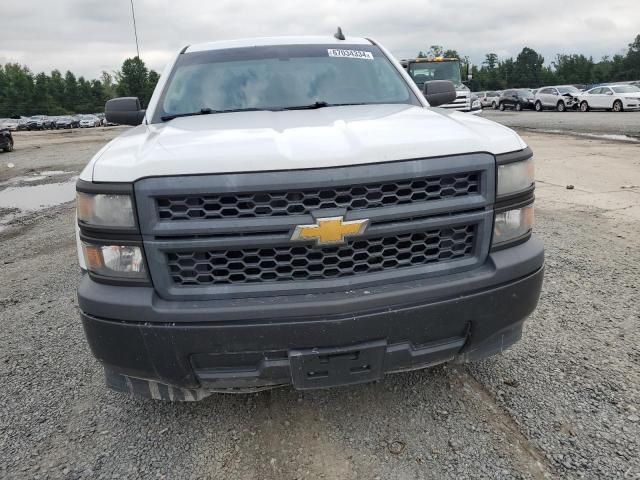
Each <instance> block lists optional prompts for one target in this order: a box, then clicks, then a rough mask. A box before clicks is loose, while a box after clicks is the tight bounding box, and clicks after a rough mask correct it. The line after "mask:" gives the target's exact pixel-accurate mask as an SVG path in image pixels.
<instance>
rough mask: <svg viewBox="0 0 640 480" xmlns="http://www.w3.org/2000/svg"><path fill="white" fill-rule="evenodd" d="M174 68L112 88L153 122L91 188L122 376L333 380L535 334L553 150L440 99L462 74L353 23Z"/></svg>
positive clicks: (87, 312) (105, 320)
mask: <svg viewBox="0 0 640 480" xmlns="http://www.w3.org/2000/svg"><path fill="white" fill-rule="evenodd" d="M283 59H286V60H287V61H286V62H285V61H282V60H283ZM255 71H260V72H261V74H260V76H255V75H251V74H250V73H251V72H255ZM165 72H166V73H164V74H163V76H162V78H161V79H160V81H159V82H158V87H156V88H157V89H158V90H157V91H156V92H155V93H154V95H153V97H152V98H153V99H154V100H153V101H152V102H151V104H150V105H149V106H148V107H147V109H146V111H145V110H142V108H141V105H140V101H139V100H138V99H137V98H132V97H126V98H116V99H112V100H109V102H107V104H106V108H105V111H106V115H107V118H108V119H109V120H110V121H113V122H115V123H119V124H123V125H132V126H134V128H132V129H131V130H129V131H128V132H127V133H125V134H123V135H121V136H119V137H118V138H116V139H114V140H112V141H111V143H110V144H108V146H107V147H106V148H103V149H102V150H101V151H100V153H99V154H97V155H95V156H94V157H93V158H92V159H91V160H90V161H89V162H88V164H87V166H86V167H85V169H84V170H83V172H82V173H81V174H80V178H79V180H78V182H77V185H76V188H77V191H78V196H77V206H78V209H77V220H78V222H77V228H78V235H77V237H76V238H77V245H78V249H79V252H78V253H79V261H80V265H81V268H82V269H83V270H84V271H85V272H86V274H84V275H82V276H81V278H80V285H79V288H78V305H79V307H80V315H81V318H82V323H83V326H84V332H85V334H86V336H87V339H88V343H89V346H90V348H91V350H92V351H93V353H94V354H95V356H96V357H97V358H98V359H99V360H100V361H101V362H102V364H103V366H104V371H105V380H106V382H107V384H108V385H109V386H110V387H112V388H114V389H116V390H119V391H122V392H129V393H132V394H138V395H142V396H146V397H149V398H153V399H157V400H161V399H163V400H176V401H182V400H190V401H193V400H199V399H202V398H204V397H206V396H207V395H210V394H211V393H212V392H216V391H227V392H248V391H255V390H256V389H261V388H272V387H274V386H279V385H290V384H292V385H293V387H294V388H296V389H301V390H307V389H314V388H328V387H333V386H338V385H351V384H356V383H363V382H371V381H375V380H380V379H381V378H383V377H384V376H385V375H386V374H387V373H391V372H397V371H406V370H413V369H417V368H424V367H426V366H431V365H436V364H439V363H442V362H446V361H449V360H452V359H456V360H457V361H458V362H469V361H474V360H477V359H481V358H484V357H486V356H489V355H494V354H497V353H499V352H502V351H503V350H505V348H507V347H509V346H510V345H512V344H513V343H515V342H516V341H518V339H519V338H520V337H521V335H522V327H523V323H524V321H525V319H526V318H527V317H528V316H529V314H530V313H531V312H532V311H533V310H534V308H535V306H536V304H537V302H538V296H539V294H540V289H541V286H542V278H543V265H544V248H543V245H542V242H541V241H540V240H538V239H537V238H536V237H535V235H532V232H531V227H532V223H533V219H534V215H533V205H534V189H535V185H534V178H533V172H534V169H533V153H532V151H531V149H530V148H529V147H528V146H527V145H526V143H525V142H524V141H523V140H522V138H520V137H519V136H518V134H517V133H515V132H514V131H513V130H510V129H508V128H507V127H504V126H502V125H499V124H497V123H495V122H492V121H490V120H486V119H483V118H478V117H473V116H471V115H468V114H465V113H462V112H456V111H451V110H444V109H442V108H432V107H437V106H439V105H446V104H448V103H450V102H452V101H453V100H454V99H455V98H456V95H457V92H456V89H455V86H454V84H453V83H452V82H450V81H446V80H436V81H425V82H424V85H423V88H422V91H421V90H420V89H419V88H418V86H417V85H416V84H415V83H414V82H412V81H410V79H409V78H407V76H406V75H405V74H404V71H403V69H402V67H401V66H400V65H399V64H398V63H397V62H394V61H393V58H392V57H390V56H389V54H387V53H386V50H385V49H384V48H382V47H381V46H379V44H378V43H377V42H374V41H372V40H369V39H366V38H350V37H347V38H346V39H345V37H344V36H342V35H341V34H340V35H336V38H333V37H329V36H327V37H322V38H319V37H296V38H295V41H292V40H291V38H288V37H283V38H278V37H275V38H273V37H272V38H267V39H246V40H234V41H233V42H224V41H219V42H214V43H204V44H197V45H191V46H189V47H187V48H184V49H183V50H182V53H181V54H180V55H176V56H175V57H174V60H173V61H172V63H171V64H169V65H168V66H167V69H166V70H165ZM372 78H374V79H375V80H376V81H370V80H371V79H372ZM184 85H189V86H190V88H186V89H185V88H183V86H184ZM247 91H250V92H252V95H245V92H247ZM380 99H384V100H383V101H382V102H381V101H380ZM142 123H144V125H141V124H142ZM425 132H432V133H433V134H431V135H425ZM478 152H482V153H478ZM78 348H79V347H78Z"/></svg>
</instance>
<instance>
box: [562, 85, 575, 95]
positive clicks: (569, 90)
mask: <svg viewBox="0 0 640 480" xmlns="http://www.w3.org/2000/svg"><path fill="white" fill-rule="evenodd" d="M558 92H560V95H562V94H563V93H580V90H578V89H577V88H576V87H558Z"/></svg>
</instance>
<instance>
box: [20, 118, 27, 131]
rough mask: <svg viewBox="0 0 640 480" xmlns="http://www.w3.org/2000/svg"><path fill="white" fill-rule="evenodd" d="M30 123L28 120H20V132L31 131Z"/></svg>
mask: <svg viewBox="0 0 640 480" xmlns="http://www.w3.org/2000/svg"><path fill="white" fill-rule="evenodd" d="M28 122H29V119H28V118H20V120H18V131H19V132H23V131H26V130H29V126H28V125H27V123H28Z"/></svg>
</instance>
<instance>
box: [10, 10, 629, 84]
mask: <svg viewBox="0 0 640 480" xmlns="http://www.w3.org/2000/svg"><path fill="white" fill-rule="evenodd" d="M134 5H135V9H136V20H137V24H138V36H139V41H140V56H141V57H142V59H143V60H144V61H145V62H146V63H147V65H149V66H150V67H151V68H154V69H156V70H161V69H162V67H163V66H164V64H165V62H166V61H167V59H168V58H169V57H170V56H171V54H172V53H173V52H175V51H177V50H179V49H180V48H182V47H183V46H184V45H186V44H193V43H197V42H203V41H212V40H221V39H231V38H241V37H255V36H270V35H300V34H325V33H329V34H332V33H333V32H334V31H335V27H336V26H337V25H340V26H342V29H343V30H344V32H345V34H346V35H347V36H348V35H357V36H367V37H373V38H375V39H376V40H378V41H379V42H381V43H382V44H384V45H385V46H386V47H387V48H389V49H390V50H391V51H392V53H393V54H394V55H396V56H397V57H399V58H405V57H408V56H414V55H415V54H416V53H417V52H418V51H419V50H427V49H428V47H429V46H430V45H433V44H438V45H443V46H444V47H445V48H453V49H456V50H458V51H459V52H460V53H461V54H463V55H469V56H470V58H471V60H472V62H473V63H481V62H482V61H483V59H484V54H485V53H487V52H495V53H497V54H498V55H499V56H500V57H501V58H504V57H508V56H515V55H517V54H518V52H519V51H520V50H521V49H522V47H523V46H528V47H531V48H533V49H535V50H537V51H538V52H540V53H542V54H543V55H544V57H545V61H546V62H547V63H548V62H549V61H550V60H552V59H553V57H554V56H555V54H556V53H558V52H565V53H583V54H585V55H592V56H593V57H594V58H596V59H599V58H600V57H602V56H603V55H612V54H615V53H623V52H626V50H627V44H628V43H630V42H631V41H632V40H633V39H634V38H635V36H636V35H637V34H639V33H640V0H534V1H531V2H527V3H526V4H525V2H514V1H513V0H484V1H479V0H442V1H440V0H340V1H339V0H315V1H309V0H276V1H270V0H263V1H261V2H257V1H248V0H134ZM0 19H1V20H0V63H6V62H20V63H23V64H26V65H28V66H29V67H30V68H31V69H32V70H33V71H35V72H39V71H43V70H44V71H47V72H49V71H51V70H52V69H54V68H57V69H59V70H62V71H65V70H71V71H73V72H74V73H76V74H78V75H84V76H85V77H88V78H95V77H97V76H98V75H99V74H100V72H101V71H102V70H107V71H112V70H115V69H118V68H119V67H120V65H121V64H122V61H123V60H124V59H125V58H126V57H130V56H133V55H135V39H134V35H133V27H132V22H131V6H130V0H1V1H0Z"/></svg>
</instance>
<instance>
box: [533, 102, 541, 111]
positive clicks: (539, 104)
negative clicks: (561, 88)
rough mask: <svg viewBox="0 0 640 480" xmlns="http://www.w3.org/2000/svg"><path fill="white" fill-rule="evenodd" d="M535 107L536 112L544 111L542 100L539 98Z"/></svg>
mask: <svg viewBox="0 0 640 480" xmlns="http://www.w3.org/2000/svg"><path fill="white" fill-rule="evenodd" d="M534 108H535V109H536V112H541V111H542V102H541V101H540V100H538V101H537V102H536V104H535V106H534Z"/></svg>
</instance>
